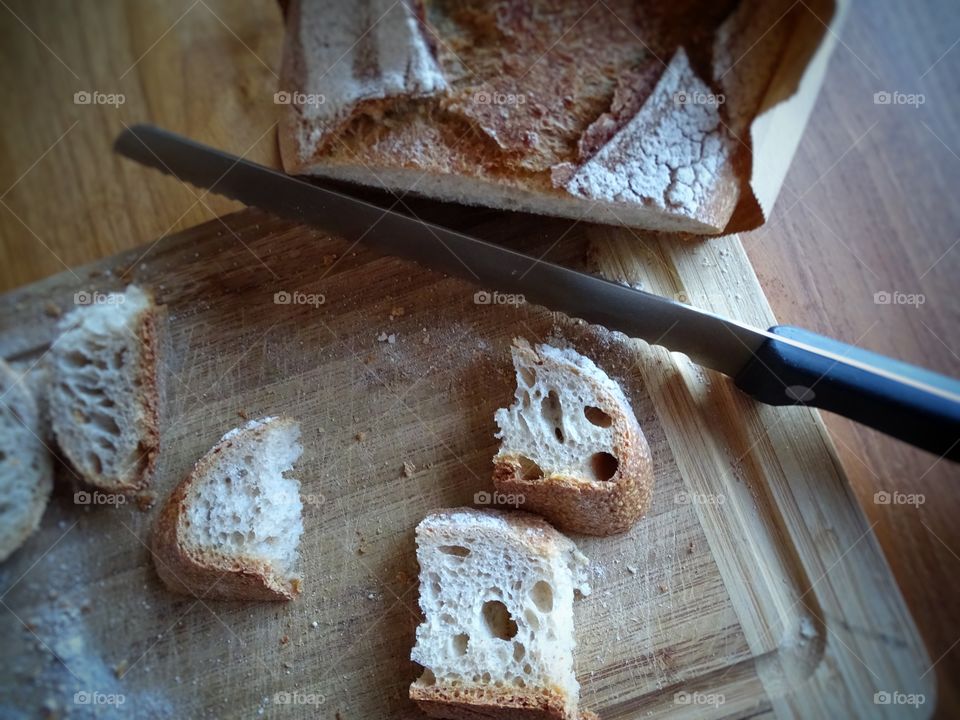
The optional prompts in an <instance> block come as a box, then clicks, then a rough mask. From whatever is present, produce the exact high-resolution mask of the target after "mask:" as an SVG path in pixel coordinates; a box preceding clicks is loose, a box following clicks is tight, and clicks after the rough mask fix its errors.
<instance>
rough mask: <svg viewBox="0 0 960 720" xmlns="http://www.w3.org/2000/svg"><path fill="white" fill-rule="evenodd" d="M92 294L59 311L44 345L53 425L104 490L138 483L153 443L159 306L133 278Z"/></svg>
mask: <svg viewBox="0 0 960 720" xmlns="http://www.w3.org/2000/svg"><path fill="white" fill-rule="evenodd" d="M92 297H93V296H91V298H92ZM98 299H99V300H100V301H97V302H91V304H86V305H80V306H79V307H77V308H76V309H75V310H73V311H71V312H70V313H68V314H67V315H66V316H64V318H63V319H62V320H61V321H60V326H59V331H60V335H59V337H58V338H57V339H56V340H55V341H54V343H53V345H52V347H51V349H50V362H49V372H50V394H49V404H50V414H51V419H52V424H53V431H54V435H55V437H56V440H57V444H58V445H59V447H60V449H61V451H62V452H63V454H64V455H65V456H66V458H67V459H68V460H69V461H70V463H71V464H72V465H73V467H74V468H75V469H76V470H77V472H79V473H80V474H81V475H82V476H83V478H84V480H86V481H87V482H89V483H90V484H91V485H95V486H96V487H99V488H101V489H103V490H106V491H109V492H130V491H137V490H142V489H144V488H146V487H147V486H148V485H149V483H150V479H151V475H152V473H153V467H154V463H155V461H156V457H157V452H158V449H159V445H160V428H159V408H158V405H159V393H158V386H157V346H158V342H157V325H158V320H159V313H160V310H159V309H158V308H157V306H156V305H155V304H154V301H153V298H152V297H151V296H150V295H148V294H147V293H146V292H144V291H143V290H141V289H140V288H139V287H137V286H136V285H131V286H130V287H128V288H127V289H126V291H125V292H123V293H117V294H112V295H109V296H103V297H99V296H98Z"/></svg>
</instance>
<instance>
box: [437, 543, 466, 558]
mask: <svg viewBox="0 0 960 720" xmlns="http://www.w3.org/2000/svg"><path fill="white" fill-rule="evenodd" d="M438 550H440V552H442V553H443V554H444V555H453V556H454V557H461V558H463V557H466V556H467V555H469V554H470V548H466V547H464V546H463V545H441V546H440V547H439V548H438Z"/></svg>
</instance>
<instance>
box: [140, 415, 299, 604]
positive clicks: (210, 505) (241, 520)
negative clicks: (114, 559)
mask: <svg viewBox="0 0 960 720" xmlns="http://www.w3.org/2000/svg"><path fill="white" fill-rule="evenodd" d="M299 438H300V426H299V424H298V423H297V422H296V421H294V420H291V419H290V418H278V417H267V418H263V419H260V420H251V421H250V422H248V423H247V424H246V425H244V426H242V427H239V428H236V429H234V430H231V431H230V432H228V433H227V434H226V435H224V436H223V437H222V438H221V440H220V442H219V443H217V445H215V446H214V447H213V449H211V450H210V451H209V452H208V453H207V454H206V455H204V456H203V457H202V458H200V460H199V461H198V462H197V464H196V465H195V466H194V467H193V470H191V471H190V473H189V474H188V475H187V476H186V477H185V478H184V479H183V480H182V481H181V482H180V484H179V485H178V486H177V487H176V489H175V490H174V491H173V493H172V494H171V495H170V497H169V498H168V500H167V502H166V505H165V506H164V508H163V510H162V511H161V512H160V515H159V517H158V518H157V523H156V526H155V527H154V533H153V543H152V550H153V555H154V564H155V565H156V568H157V574H158V575H159V576H160V579H161V580H163V582H164V583H165V584H166V586H167V587H168V588H170V589H171V590H173V591H174V592H179V593H185V594H189V595H195V596H197V597H203V598H224V599H240V600H243V599H246V600H292V599H293V598H294V597H296V596H297V595H298V594H299V593H300V583H301V578H300V575H299V574H298V573H297V572H296V566H297V564H298V553H297V548H298V546H299V544H300V536H301V535H302V534H303V517H302V511H303V504H302V503H301V500H300V482H299V480H297V479H295V478H290V477H286V476H285V475H284V473H286V472H288V471H289V470H290V469H291V468H292V467H293V464H294V463H295V462H296V461H297V459H298V458H299V457H300V453H301V452H302V451H303V448H302V447H301V446H300V442H299Z"/></svg>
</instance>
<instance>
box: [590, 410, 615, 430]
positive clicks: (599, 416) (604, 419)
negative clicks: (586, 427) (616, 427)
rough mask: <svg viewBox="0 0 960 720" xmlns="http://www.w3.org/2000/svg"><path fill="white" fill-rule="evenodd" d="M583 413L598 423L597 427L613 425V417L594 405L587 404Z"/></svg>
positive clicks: (595, 423) (594, 422)
mask: <svg viewBox="0 0 960 720" xmlns="http://www.w3.org/2000/svg"><path fill="white" fill-rule="evenodd" d="M583 414H584V416H586V418H587V420H589V421H590V422H591V423H593V424H594V425H596V426H597V427H604V428H607V427H610V426H611V425H613V418H612V417H610V416H609V415H607V413H605V412H604V411H603V410H601V409H600V408H598V407H594V406H593V405H587V406H586V407H585V408H583Z"/></svg>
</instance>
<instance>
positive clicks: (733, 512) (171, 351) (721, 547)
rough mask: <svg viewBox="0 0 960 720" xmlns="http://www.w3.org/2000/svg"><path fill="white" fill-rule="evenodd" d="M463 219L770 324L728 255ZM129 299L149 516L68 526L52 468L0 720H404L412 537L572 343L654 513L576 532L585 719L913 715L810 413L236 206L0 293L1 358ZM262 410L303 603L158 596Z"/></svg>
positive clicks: (469, 487)
mask: <svg viewBox="0 0 960 720" xmlns="http://www.w3.org/2000/svg"><path fill="white" fill-rule="evenodd" d="M445 219H446V220H447V221H451V217H447V218H445ZM455 219H456V222H457V224H458V226H459V227H461V228H462V229H466V230H470V231H471V232H475V233H477V234H480V235H483V236H485V237H488V238H491V239H494V240H498V241H503V242H506V243H509V244H511V245H512V246H514V247H517V248H520V249H524V250H526V251H528V252H531V253H534V254H535V255H537V256H539V255H541V254H543V253H546V252H549V259H550V260H552V261H555V262H562V263H565V264H568V265H570V266H572V267H578V268H585V269H588V270H590V271H593V272H597V273H601V274H603V275H605V276H607V277H610V278H613V279H617V280H620V281H625V282H629V283H631V284H633V285H634V286H642V287H644V288H646V289H649V290H652V291H654V292H659V293H662V294H667V295H671V296H677V297H681V298H683V299H684V300H685V301H689V302H691V303H694V304H697V305H700V306H703V307H706V308H708V309H712V310H714V311H717V312H723V313H726V314H728V315H731V316H733V317H736V318H739V319H741V320H744V321H747V322H751V323H754V324H756V325H764V326H766V325H769V324H772V321H773V319H772V317H770V311H769V308H768V306H767V304H766V301H765V299H764V297H763V294H762V292H761V290H760V288H759V286H758V284H757V282H756V278H755V276H754V274H753V271H752V269H751V268H750V265H749V263H748V261H747V259H746V257H745V254H744V252H743V248H742V246H741V245H740V241H739V240H738V239H737V238H736V237H731V238H722V239H716V240H711V241H709V242H704V243H699V244H693V243H679V242H677V240H676V239H674V238H659V237H654V236H645V237H644V238H638V237H636V236H635V235H633V234H632V233H629V232H625V231H619V230H613V229H610V228H599V227H593V226H587V225H584V224H579V225H578V224H570V223H567V222H565V221H560V220H544V219H542V218H533V217H529V216H525V215H517V214H512V215H504V214H500V213H491V212H489V211H461V210H457V211H456V218H455ZM561 236H563V239H562V241H561V242H557V240H558V239H559V238H561ZM130 281H136V282H138V283H140V284H141V285H143V286H144V287H148V288H150V289H152V290H153V291H154V292H155V294H156V295H157V297H158V299H159V300H160V302H162V303H163V304H164V305H165V306H166V308H167V319H166V322H165V325H164V333H163V343H162V355H161V374H162V380H163V383H162V384H163V400H162V417H163V423H162V447H163V449H162V453H161V456H160V461H159V465H158V468H157V474H156V479H155V485H154V493H155V495H156V499H157V502H156V504H154V506H153V507H152V508H147V507H141V506H139V505H138V504H137V503H134V502H132V501H129V502H126V503H122V504H120V503H117V502H107V501H106V498H104V497H102V496H92V497H93V498H94V500H93V501H89V497H88V496H84V495H77V494H76V493H77V492H81V491H83V490H84V488H83V486H82V485H81V484H80V483H79V482H78V481H77V479H76V478H75V477H74V476H73V473H72V472H71V471H70V470H69V469H68V468H66V467H60V468H59V470H58V483H57V488H56V490H55V493H54V497H53V499H52V501H51V503H50V506H49V508H48V509H47V512H46V515H45V517H44V520H43V523H42V527H41V529H40V530H39V531H38V532H37V533H36V534H35V535H34V536H33V537H32V538H31V539H30V540H29V541H28V542H27V543H26V544H25V546H24V547H23V548H22V549H21V550H20V551H18V552H17V553H16V554H15V555H14V556H13V557H12V558H11V559H10V560H9V561H7V562H6V563H4V564H3V565H2V566H0V588H2V590H0V592H2V602H3V605H4V607H5V611H2V612H0V657H2V658H3V664H4V667H5V668H6V670H5V671H4V672H3V674H2V679H0V715H3V716H4V717H7V716H9V717H35V716H37V715H42V714H43V713H46V714H48V715H49V716H52V717H60V716H66V717H114V716H116V717H211V718H213V717H217V718H219V717H256V716H263V717H321V718H340V719H342V720H353V719H366V718H387V717H411V718H413V717H419V713H418V711H417V709H416V708H415V707H414V706H413V705H412V704H411V703H410V702H409V701H408V700H407V697H406V690H407V687H408V685H409V683H410V682H411V681H412V680H413V679H414V678H415V677H416V676H417V675H418V673H419V668H418V667H417V666H415V665H414V664H413V663H412V662H410V661H409V652H410V648H411V647H412V644H413V640H414V633H415V629H416V626H417V623H418V621H419V608H418V605H417V599H418V587H417V572H418V568H417V564H416V560H415V554H414V540H413V529H414V527H415V526H416V524H417V522H418V521H419V520H420V519H421V518H422V517H423V516H424V515H425V514H426V513H428V512H429V511H430V510H432V509H434V508H439V507H446V506H459V505H471V504H474V502H475V499H476V498H477V497H478V496H477V493H481V492H483V491H485V490H489V489H491V469H492V466H491V458H492V456H493V454H494V453H495V451H496V441H495V439H494V431H495V425H494V422H493V413H494V410H495V409H496V408H498V407H500V406H502V405H505V404H508V403H509V402H510V401H511V399H512V394H513V386H514V380H513V374H512V369H511V366H510V358H509V347H510V342H511V339H512V338H514V337H517V336H521V337H525V338H528V339H529V340H531V341H538V342H542V341H548V342H552V343H556V344H560V345H568V346H572V347H575V348H576V349H578V350H579V351H580V352H582V353H584V354H586V355H588V356H590V357H592V358H593V359H594V360H595V361H596V362H597V363H598V364H599V365H600V366H601V367H602V368H604V369H605V370H606V371H607V372H608V373H609V374H610V375H612V376H613V377H614V378H616V379H617V380H618V381H619V382H620V383H621V385H622V386H623V388H624V391H625V392H626V394H627V396H628V397H629V398H630V400H631V402H632V405H633V408H634V410H635V412H636V415H637V418H638V419H639V421H640V424H641V425H642V426H643V428H644V430H645V432H646V435H647V439H648V441H649V443H650V447H651V450H652V453H653V459H654V466H655V469H656V489H655V493H654V497H653V502H652V506H651V509H650V512H649V513H648V515H647V516H646V517H645V518H644V519H643V520H642V521H641V522H640V523H638V524H637V525H636V526H635V527H634V528H633V529H632V530H631V531H630V532H628V533H626V534H623V535H621V536H617V537H613V538H587V537H578V536H574V540H575V541H576V542H577V544H578V546H579V547H580V549H581V550H582V551H583V552H584V553H585V554H586V555H587V556H588V557H589V558H590V560H591V561H592V570H591V584H592V586H593V593H592V594H591V595H590V596H588V597H586V598H581V599H578V600H577V603H576V608H575V613H576V623H577V643H578V644H577V650H576V662H577V674H578V677H579V679H580V682H581V685H582V701H583V705H584V707H586V708H587V709H592V710H595V711H596V712H598V713H599V714H600V716H601V717H602V718H604V719H607V718H610V719H613V718H633V717H642V716H647V715H650V716H663V717H673V716H677V717H756V716H764V715H768V714H769V715H775V716H778V717H793V716H799V717H802V716H811V717H826V716H840V715H843V716H848V717H860V716H862V717H873V716H876V715H877V714H882V713H883V712H885V711H888V710H889V711H890V712H891V714H892V715H895V714H897V713H903V712H904V707H903V706H899V707H891V706H884V705H877V704H875V703H874V693H875V692H877V691H878V690H881V689H884V688H896V689H899V690H901V691H904V692H911V691H912V692H923V693H925V694H926V695H927V697H928V698H930V697H932V695H933V694H934V692H935V690H934V689H933V688H932V687H927V686H924V687H914V686H912V685H911V682H916V681H915V680H911V678H917V677H919V676H920V674H921V672H922V670H919V668H920V667H921V666H923V667H925V665H924V658H925V656H924V653H923V650H922V649H921V646H920V644H919V641H918V639H917V637H916V633H915V630H914V628H913V624H912V621H911V620H910V618H909V616H908V615H907V613H906V610H905V608H904V605H903V603H902V600H901V598H900V596H899V593H898V592H897V590H896V587H895V585H894V583H893V580H892V578H891V576H890V573H889V571H888V569H887V567H886V565H885V563H884V561H883V559H882V556H881V555H880V552H879V549H878V546H877V544H876V542H875V541H874V538H873V536H872V535H870V534H869V533H867V532H866V531H867V525H866V523H865V521H864V519H863V517H862V515H861V513H860V511H859V509H858V508H857V507H856V505H855V501H854V499H853V497H852V495H851V493H850V492H849V491H848V489H847V488H846V485H845V480H844V478H843V476H842V474H841V471H840V470H839V466H838V464H837V463H836V460H835V457H834V454H833V450H832V447H831V445H830V443H829V440H828V439H827V438H826V435H825V433H824V430H823V427H822V425H821V423H820V420H819V417H818V416H816V415H815V414H814V413H811V412H810V411H807V410H804V409H799V408H786V409H784V408H781V409H774V408H768V407H759V406H757V405H756V404H754V403H752V402H750V401H748V400H746V399H745V398H743V397H742V396H741V395H740V394H739V393H738V392H737V391H736V390H735V388H733V387H732V385H731V384H730V383H729V381H728V380H727V379H725V378H723V377H720V376H718V375H715V374H713V373H711V372H708V371H704V370H701V369H700V368H698V367H696V366H694V365H692V364H691V363H690V362H689V361H688V360H687V359H686V358H684V357H682V356H678V355H674V354H671V353H669V352H667V351H666V350H664V349H663V348H660V347H651V346H649V345H647V344H646V343H643V342H640V341H636V340H630V339H628V338H626V337H624V336H622V335H619V334H616V333H611V332H609V331H607V330H605V329H602V328H597V327H594V326H590V325H586V324H584V323H582V322H578V321H575V320H571V319H569V318H566V317H563V316H559V315H556V314H553V313H550V312H548V311H547V310H545V309H543V308H540V307H537V306H534V305H532V304H527V303H522V302H514V300H518V299H516V298H507V299H505V298H502V297H498V298H496V299H495V300H493V301H490V302H487V301H486V300H488V299H489V298H487V297H484V296H480V297H476V296H475V293H476V292H477V288H475V287H473V286H471V285H469V284H468V283H465V282H463V281H461V280H457V279H454V278H449V277H445V276H443V275H440V274H437V273H433V272H430V271H427V270H425V269H423V268H420V267H418V266H416V265H412V264H410V263H406V262H403V261H400V260H397V259H393V258H385V257H380V256H377V255H375V254H374V253H372V252H370V251H368V250H365V249H363V248H362V247H361V246H355V245H352V244H350V243H347V242H345V241H344V240H342V239H338V238H330V237H326V236H324V235H322V234H321V233H319V232H318V231H316V230H312V229H308V228H304V227H301V226H297V225H295V224H292V223H288V222H284V221H280V220H277V219H275V218H272V217H270V216H269V215H266V214H264V213H262V212H259V211H255V210H246V211H242V212H239V213H236V214H234V215H230V216H227V217H226V218H224V219H223V220H222V221H219V220H218V221H214V222H211V223H208V224H205V225H202V226H199V227H197V228H194V229H192V230H189V231H187V232H184V233H181V234H178V235H174V236H171V237H167V238H163V239H162V240H160V241H159V242H158V243H156V245H154V246H153V247H151V248H150V249H149V251H147V248H144V249H143V250H138V251H134V252H131V253H129V254H126V255H123V256H120V257H117V258H112V259H109V260H105V261H102V262H100V263H97V264H95V265H93V266H89V267H86V268H80V269H77V270H76V271H74V272H67V273H63V274H61V275H58V276H55V277H52V278H49V279H47V280H45V281H43V282H41V283H38V284H36V285H33V286H29V287H26V288H23V289H22V290H20V291H17V292H14V293H10V294H8V295H6V296H3V298H2V299H0V355H2V356H3V357H5V358H6V359H7V360H8V361H10V362H11V363H13V364H14V366H15V367H17V368H18V369H20V370H28V369H29V370H30V372H29V373H28V375H27V380H26V381H27V382H30V383H33V384H35V386H36V387H39V386H41V384H42V375H41V374H40V373H38V369H39V368H42V366H43V363H42V357H43V353H44V352H45V350H46V349H47V348H48V347H49V345H50V343H51V342H52V341H53V340H54V338H55V325H56V320H57V315H58V314H59V312H61V311H65V310H69V309H70V308H72V307H73V305H74V296H75V293H77V292H88V293H92V292H103V293H106V292H109V291H112V290H118V289H120V288H122V287H124V285H125V284H127V283H128V282H130ZM38 361H39V362H38ZM275 414H289V415H292V416H293V417H295V418H297V419H298V420H299V421H300V423H301V426H302V431H303V446H304V453H303V457H302V458H301V460H300V461H299V463H298V464H297V466H296V472H295V475H296V476H297V477H298V478H300V479H301V481H302V484H303V487H302V494H303V498H304V503H305V505H304V524H305V532H304V535H303V540H302V543H301V555H302V564H303V574H304V578H305V583H304V591H303V595H302V597H301V598H299V599H298V600H296V601H295V602H291V603H281V604H269V603H260V604H258V603H244V602H222V601H213V600H207V599H199V600H198V599H195V598H186V597H179V596H175V595H172V594H170V593H169V592H167V591H166V590H165V589H164V587H163V586H162V585H161V583H160V582H159V580H158V578H157V576H156V574H155V571H154V568H153V561H152V558H151V555H150V552H149V550H148V548H147V546H146V545H145V543H146V542H147V541H148V537H149V532H150V529H151V527H152V523H153V521H154V519H155V517H156V514H157V512H158V510H159V506H160V504H161V503H162V501H163V499H164V498H165V497H166V495H167V493H169V491H170V490H171V489H172V488H173V487H174V486H175V484H176V483H177V482H178V481H179V480H180V479H181V478H182V477H183V475H184V473H185V472H187V471H188V470H189V468H190V467H191V466H192V464H193V463H194V462H195V461H196V460H197V459H198V458H199V457H200V455H202V454H203V453H204V452H205V451H206V450H208V449H209V448H210V447H211V446H212V445H213V444H214V443H215V442H216V441H217V440H218V439H219V438H220V436H221V435H222V434H223V433H224V432H226V431H227V430H229V429H231V428H232V427H234V426H236V425H238V424H241V423H242V422H244V418H254V417H258V416H263V415H275ZM480 497H481V499H482V496H480ZM926 707H927V708H930V707H932V703H930V702H928V703H927V704H926ZM906 710H907V711H911V710H912V709H911V708H906Z"/></svg>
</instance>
